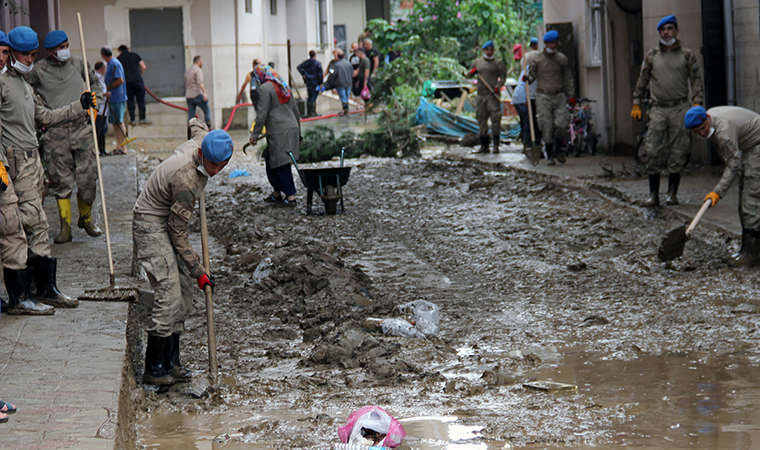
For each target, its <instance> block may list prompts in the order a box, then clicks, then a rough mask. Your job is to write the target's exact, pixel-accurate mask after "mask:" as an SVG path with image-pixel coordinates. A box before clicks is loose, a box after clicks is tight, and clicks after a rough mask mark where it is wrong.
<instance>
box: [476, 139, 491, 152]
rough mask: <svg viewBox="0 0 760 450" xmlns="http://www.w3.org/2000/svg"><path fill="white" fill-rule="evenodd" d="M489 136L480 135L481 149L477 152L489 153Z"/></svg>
mask: <svg viewBox="0 0 760 450" xmlns="http://www.w3.org/2000/svg"><path fill="white" fill-rule="evenodd" d="M488 141H489V139H488V136H480V149H478V150H477V151H476V152H475V153H488Z"/></svg>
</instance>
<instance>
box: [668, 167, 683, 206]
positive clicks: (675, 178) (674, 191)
mask: <svg viewBox="0 0 760 450" xmlns="http://www.w3.org/2000/svg"><path fill="white" fill-rule="evenodd" d="M679 184H681V174H680V173H671V174H670V175H668V197H667V198H666V199H665V204H666V205H671V206H673V205H677V204H678V197H677V195H678V185H679Z"/></svg>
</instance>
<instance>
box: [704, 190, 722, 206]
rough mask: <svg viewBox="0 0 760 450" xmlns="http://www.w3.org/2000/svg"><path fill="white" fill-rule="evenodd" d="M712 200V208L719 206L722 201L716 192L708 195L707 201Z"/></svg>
mask: <svg viewBox="0 0 760 450" xmlns="http://www.w3.org/2000/svg"><path fill="white" fill-rule="evenodd" d="M708 200H712V205H710V208H712V207H713V206H715V205H717V204H718V200H720V196H719V195H718V194H716V193H715V192H710V193H709V194H707V197H705V201H708Z"/></svg>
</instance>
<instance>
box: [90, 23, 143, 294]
mask: <svg viewBox="0 0 760 450" xmlns="http://www.w3.org/2000/svg"><path fill="white" fill-rule="evenodd" d="M77 23H78V24H79V41H80V43H81V45H82V60H83V61H84V67H85V70H84V79H85V83H86V84H87V90H88V91H90V71H89V70H88V67H89V66H88V65H87V52H85V46H84V32H83V31H82V15H81V14H79V13H77ZM94 112H95V111H93V110H90V111H89V114H88V115H89V116H90V122H91V123H90V125H91V128H92V140H93V143H94V144H95V148H96V149H97V148H98V135H97V132H96V131H95V130H96V127H95V116H94V115H93V113H94ZM95 159H96V162H97V167H98V182H99V183H100V203H101V204H102V205H103V222H104V223H105V228H106V245H107V246H108V269H109V281H110V285H109V286H108V287H105V288H101V289H86V290H85V291H84V294H83V295H81V296H79V300H101V301H130V300H135V299H137V288H117V287H116V275H114V271H113V253H112V252H111V233H110V230H109V228H108V210H107V209H106V196H105V190H104V189H103V172H102V170H101V168H100V152H99V151H97V150H96V151H95Z"/></svg>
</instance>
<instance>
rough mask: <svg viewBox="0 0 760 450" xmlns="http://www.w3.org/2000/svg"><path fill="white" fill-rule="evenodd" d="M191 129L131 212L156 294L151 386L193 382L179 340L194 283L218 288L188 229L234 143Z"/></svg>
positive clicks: (148, 355) (148, 364) (148, 369)
mask: <svg viewBox="0 0 760 450" xmlns="http://www.w3.org/2000/svg"><path fill="white" fill-rule="evenodd" d="M189 125H190V132H191V136H192V138H191V139H190V140H189V141H187V142H185V143H184V144H182V145H180V146H179V147H177V149H176V150H175V151H174V153H173V154H172V156H171V157H169V158H168V159H167V160H166V161H164V162H162V163H161V164H160V165H159V166H158V168H156V170H155V171H154V172H153V173H152V174H151V176H150V178H149V179H148V182H147V183H146V185H145V188H144V189H143V191H142V192H141V193H140V196H139V197H138V198H137V202H136V203H135V207H134V209H133V212H134V220H133V222H132V235H133V238H134V243H135V247H136V252H137V259H138V261H139V263H140V265H141V266H142V268H143V269H144V270H145V272H146V273H147V275H148V280H149V281H150V285H151V288H153V291H154V293H155V300H154V303H153V309H152V311H151V316H150V324H149V326H148V329H147V332H148V345H147V348H146V350H145V372H144V375H143V382H144V383H147V384H157V385H169V384H174V383H175V382H177V381H187V380H189V379H190V371H188V370H187V369H185V368H184V367H182V365H181V363H180V360H179V340H180V334H181V333H182V332H183V331H184V328H185V326H184V323H185V320H187V318H188V317H189V315H190V308H191V307H192V302H193V300H192V291H191V288H192V283H193V279H195V280H197V282H198V287H200V288H201V290H203V289H204V287H205V286H206V285H210V286H211V287H212V288H213V286H214V281H213V280H214V278H213V277H212V276H211V274H207V273H206V270H205V269H204V267H203V265H202V264H201V258H200V257H199V256H198V254H197V253H196V252H195V250H193V247H192V245H191V244H190V239H189V237H188V233H187V224H188V223H189V222H190V221H191V220H192V218H193V209H194V208H195V202H196V199H197V198H198V197H200V195H201V194H202V193H203V189H204V188H205V186H206V182H207V181H208V179H209V178H210V177H213V176H214V175H216V174H217V173H219V171H221V170H222V169H223V168H224V166H226V165H227V163H228V162H229V159H230V158H231V157H232V150H233V145H232V138H230V136H229V134H227V132H226V131H222V130H214V131H212V132H210V133H209V131H208V127H207V126H206V124H204V123H203V122H201V121H200V120H198V119H196V118H194V119H192V120H190V123H189Z"/></svg>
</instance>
